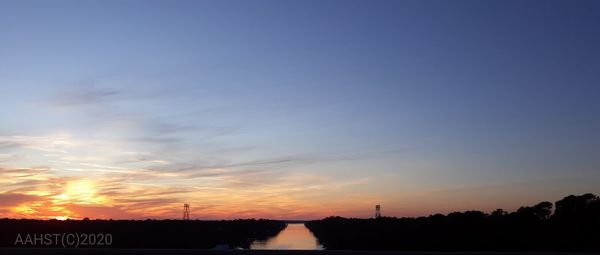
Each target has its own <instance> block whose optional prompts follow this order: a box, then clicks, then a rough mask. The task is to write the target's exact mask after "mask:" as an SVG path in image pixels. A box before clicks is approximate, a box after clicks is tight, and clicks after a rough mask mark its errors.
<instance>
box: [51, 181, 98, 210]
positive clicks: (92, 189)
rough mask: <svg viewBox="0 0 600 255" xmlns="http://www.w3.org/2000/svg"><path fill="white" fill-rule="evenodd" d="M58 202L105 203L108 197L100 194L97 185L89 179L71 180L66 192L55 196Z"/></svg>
mask: <svg viewBox="0 0 600 255" xmlns="http://www.w3.org/2000/svg"><path fill="white" fill-rule="evenodd" d="M54 198H55V199H56V200H55V203H56V204H66V203H71V204H80V205H90V204H104V203H105V202H106V197H104V196H101V195H98V190H97V188H96V185H95V184H94V183H93V182H91V181H88V180H77V181H71V182H69V183H68V184H67V187H66V188H65V190H64V192H63V193H62V194H60V195H57V196H55V197H54Z"/></svg>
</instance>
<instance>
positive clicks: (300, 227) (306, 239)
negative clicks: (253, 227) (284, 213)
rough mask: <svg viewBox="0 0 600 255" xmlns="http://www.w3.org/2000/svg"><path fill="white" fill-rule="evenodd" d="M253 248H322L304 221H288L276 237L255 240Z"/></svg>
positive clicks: (251, 246) (251, 247)
mask: <svg viewBox="0 0 600 255" xmlns="http://www.w3.org/2000/svg"><path fill="white" fill-rule="evenodd" d="M250 249H252V250H322V249H323V246H321V245H320V244H319V243H318V241H317V238H315V236H314V235H313V234H312V233H311V232H310V231H309V230H308V228H306V227H305V226H304V224H303V223H288V224H287V227H286V228H285V229H283V230H282V231H281V232H279V234H277V235H276V236H275V237H272V238H269V239H267V240H266V241H255V242H254V243H252V245H250Z"/></svg>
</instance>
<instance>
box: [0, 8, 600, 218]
mask: <svg viewBox="0 0 600 255" xmlns="http://www.w3.org/2000/svg"><path fill="white" fill-rule="evenodd" d="M598 13H600V4H599V3H598V2H594V1H0V35H1V37H0V99H1V100H0V123H1V124H0V171H1V172H3V174H4V176H3V177H4V178H5V179H7V178H9V179H11V180H12V181H11V182H10V185H8V184H6V185H4V187H3V188H2V189H3V190H0V195H2V196H4V197H6V198H14V197H18V198H21V199H13V200H14V201H15V202H14V203H11V204H5V205H2V204H0V215H10V216H12V215H23V214H27V213H28V212H29V214H27V215H26V216H38V217H55V216H56V217H58V216H68V217H78V216H82V215H83V214H86V213H87V214H90V213H91V214H94V213H95V212H97V211H102V212H103V214H99V213H97V215H98V217H146V216H148V217H171V215H178V214H176V213H179V209H180V208H178V207H177V208H175V207H174V205H177V204H180V203H182V202H190V203H192V205H194V204H202V206H201V207H200V208H201V209H197V210H195V212H197V213H198V215H197V217H205V218H211V217H213V218H219V217H229V218H233V217H236V216H248V217H262V216H265V217H275V218H285V217H288V218H311V217H313V218H314V217H322V216H328V215H331V214H337V215H342V216H358V217H363V216H370V214H371V213H372V209H373V208H372V207H373V205H374V204H378V203H381V204H382V205H383V207H384V212H387V213H388V214H391V215H394V216H410V215H425V214H429V213H434V212H448V211H452V210H466V209H480V210H491V209H495V208H496V207H503V208H505V209H514V208H516V207H517V206H520V205H524V204H527V203H535V202H538V201H541V200H552V201H554V200H556V199H559V198H561V197H562V196H565V195H568V194H572V193H583V192H595V193H600V190H598V188H597V183H598V181H600V169H599V167H600V135H599V134H598V130H600V87H599V86H598V84H599V81H600V72H598V70H599V67H600V66H599V60H600V59H599V54H600V51H599V50H600V46H599V45H600V32H599V30H598V29H597V28H598V24H600V15H598ZM16 170H20V171H21V172H19V171H16ZM25 172H26V173H27V174H24V173H25ZM31 176H34V177H31ZM36 176H37V177H36ZM32 178H33V179H32ZM41 180H43V181H49V180H55V181H57V183H58V184H57V185H55V186H52V187H40V186H39V183H38V182H35V183H34V184H35V185H33V184H32V181H41ZM82 186H85V187H87V188H84V189H82V190H83V191H82V193H85V194H83V195H81V194H80V196H79V199H76V198H75V197H77V196H76V194H74V193H77V192H75V191H73V190H79V188H80V187H82ZM70 187H71V188H70ZM73 187H75V188H73ZM153 191H160V195H156V194H155V192H153ZM69 192H71V193H69ZM86 192H87V193H86ZM140 192H141V193H140ZM144 192H145V193H144ZM72 193H73V194H72ZM80 193H81V192H80ZM132 194H145V195H144V196H143V198H140V200H132V199H131V198H130V197H131V196H132ZM23 196H27V199H25V198H23ZM90 196H97V197H104V198H105V200H102V201H100V200H89V199H88V201H86V197H90ZM65 197H70V198H71V199H70V200H69V199H64V198H65ZM61 199H62V200H61ZM13 200H11V201H13ZM49 201H50V202H49ZM36 203H37V204H36ZM45 203H53V204H54V205H58V206H62V207H63V210H62V211H61V210H59V209H57V210H56V213H55V214H52V213H51V212H47V211H43V210H41V209H39V208H38V207H42V206H44V205H46V204H45ZM73 205H77V208H75V206H73ZM23 206H25V207H28V208H29V209H31V210H27V209H23V208H25V207H23ZM36 206H37V207H36ZM249 207H251V209H249ZM2 208H4V209H2ZM14 208H21V209H19V210H16V211H15V209H14ZM36 208H37V209H36ZM86 208H88V209H89V208H92V209H93V210H91V209H90V210H86ZM170 208H175V209H170ZM386 209H387V211H385V210H386ZM34 212H35V213H34ZM61 213H62V214H61ZM59 214H61V215H59Z"/></svg>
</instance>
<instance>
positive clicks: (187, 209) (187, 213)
mask: <svg viewBox="0 0 600 255" xmlns="http://www.w3.org/2000/svg"><path fill="white" fill-rule="evenodd" d="M189 219H190V205H189V204H183V220H189Z"/></svg>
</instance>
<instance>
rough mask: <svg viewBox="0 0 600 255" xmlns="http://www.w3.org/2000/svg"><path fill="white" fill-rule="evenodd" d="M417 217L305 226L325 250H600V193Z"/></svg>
mask: <svg viewBox="0 0 600 255" xmlns="http://www.w3.org/2000/svg"><path fill="white" fill-rule="evenodd" d="M554 207H555V208H556V209H555V210H554V212H553V210H552V209H553V204H552V203H551V202H541V203H539V204H537V205H533V206H523V207H521V208H520V209H519V210H517V211H516V212H512V213H507V212H505V211H503V210H501V209H498V210H496V211H495V212H493V213H491V214H486V213H484V212H480V211H467V212H455V213H450V214H448V215H441V214H437V215H431V216H429V217H419V218H391V217H382V218H377V219H373V218H372V219H347V218H341V217H330V218H326V219H323V220H316V221H310V222H306V223H305V225H306V226H307V227H308V229H310V231H311V232H312V233H313V234H314V235H315V236H316V237H317V239H318V240H319V242H320V243H321V244H322V245H323V246H324V247H325V248H326V249H328V250H402V251H423V250H426V251H443V252H445V251H500V252H522V251H554V252H600V198H599V197H598V196H596V195H593V194H585V195H581V196H568V197H565V198H564V199H561V200H559V201H557V202H555V203H554Z"/></svg>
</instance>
